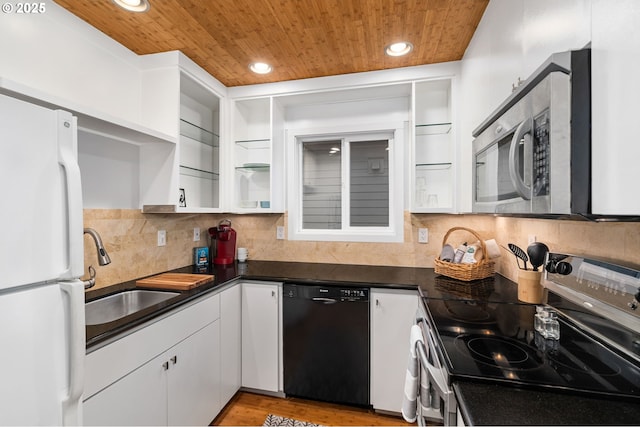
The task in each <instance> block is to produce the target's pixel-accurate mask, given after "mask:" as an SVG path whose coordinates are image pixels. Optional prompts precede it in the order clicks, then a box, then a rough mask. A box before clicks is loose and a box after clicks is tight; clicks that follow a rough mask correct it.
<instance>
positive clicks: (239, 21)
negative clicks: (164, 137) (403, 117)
mask: <svg viewBox="0 0 640 427" xmlns="http://www.w3.org/2000/svg"><path fill="white" fill-rule="evenodd" d="M55 1H56V3H58V4H59V5H60V6H62V7H64V8H66V9H67V10H69V11H70V12H71V13H73V14H75V15H76V16H78V17H80V18H81V19H83V20H85V21H86V22H88V23H89V24H91V25H92V26H94V27H95V28H97V29H99V30H100V31H102V32H103V33H105V34H107V35H108V36H110V37H111V38H113V39H114V40H116V41H118V42H119V43H121V44H122V45H124V46H126V47H127V48H129V49H130V50H132V51H133V52H135V53H137V54H140V55H144V54H150V53H159V52H166V51H171V50H180V51H182V52H183V53H184V54H185V55H187V56H188V57H189V58H191V59H192V60H193V61H194V62H195V63H197V64H198V65H199V66H201V67H202V68H203V69H205V70H206V71H207V72H208V73H209V74H211V75H212V76H213V77H215V78H216V79H218V80H219V81H220V82H222V83H223V84H224V85H225V86H227V87H232V86H243V85H250V84H259V83H270V82H278V81H286V80H296V79H304V78H311V77H322V76H331V75H338V74H349V73H356V72H363V71H374V70H384V69H391V68H399V67H407V66H415V65H424V64H433V63H440V62H447V61H456V60H459V59H461V58H462V56H463V54H464V52H465V50H466V48H467V45H468V44H469V41H470V40H471V37H472V35H473V33H474V31H475V29H476V27H477V25H478V22H479V21H480V18H481V17H482V14H483V13H484V10H485V8H486V6H487V4H488V3H489V0H220V1H215V2H213V1H202V0H149V2H150V4H151V7H150V9H149V10H148V11H147V12H145V13H131V12H127V11H125V10H123V9H121V8H119V7H118V6H116V5H115V4H114V3H113V1H108V0H103V1H95V0H55ZM401 40H403V41H409V42H411V43H412V44H413V46H414V50H413V52H411V53H410V54H408V55H407V56H402V57H391V56H387V55H385V53H384V49H385V46H387V45H389V44H390V43H394V42H397V41H401ZM255 61H263V62H268V63H269V64H271V65H272V66H273V68H274V69H273V71H272V72H271V73H269V74H265V75H258V74H254V73H253V72H251V71H250V70H249V64H250V63H251V62H255Z"/></svg>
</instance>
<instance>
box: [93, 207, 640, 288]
mask: <svg viewBox="0 0 640 427" xmlns="http://www.w3.org/2000/svg"><path fill="white" fill-rule="evenodd" d="M404 216H405V217H404V224H405V226H404V228H405V229H404V242H403V243H355V242H307V241H292V240H286V239H285V240H277V239H276V226H279V225H282V226H285V228H286V225H287V216H286V214H260V215H217V214H215V215H214V214H143V213H141V212H140V211H139V210H124V209H85V211H84V226H85V227H91V228H94V229H95V230H97V231H98V233H100V235H101V237H102V240H103V242H104V245H105V248H106V250H107V252H108V253H109V255H110V257H111V260H112V262H111V264H109V265H107V266H103V267H100V266H98V262H97V257H96V253H95V246H94V245H93V242H92V241H91V240H90V237H89V236H85V266H86V267H88V266H89V265H93V266H94V267H95V268H96V271H97V280H96V288H99V287H104V286H109V285H112V284H116V283H120V282H123V281H127V280H132V279H136V278H139V277H143V276H147V275H151V274H155V273H161V272H164V271H166V270H170V269H173V268H178V267H183V266H185V265H190V264H191V263H192V250H193V247H195V246H206V245H208V231H207V230H208V228H209V227H213V226H216V225H217V224H218V223H219V222H220V220H222V219H227V218H228V219H230V220H231V223H232V227H233V228H234V229H235V230H236V231H237V233H238V241H237V246H239V247H246V248H248V250H249V258H250V259H255V260H271V261H297V262H319V263H338V264H365V265H395V266H407V267H413V266H416V267H433V259H434V258H435V257H436V256H438V254H439V253H440V249H441V247H442V243H443V238H444V237H445V234H446V233H447V231H448V230H450V229H451V228H452V227H459V226H460V227H466V228H470V229H472V230H474V231H475V232H476V233H477V234H478V235H479V236H480V237H482V238H483V239H490V238H495V239H496V241H497V242H498V243H499V244H500V245H501V246H504V247H506V246H507V243H510V242H512V243H515V244H517V245H518V246H520V247H523V248H526V246H527V242H528V238H529V236H535V237H536V238H537V240H539V241H542V242H545V243H546V244H547V245H548V246H549V248H550V249H551V250H552V251H553V250H556V251H559V252H570V253H580V254H591V255H601V256H607V257H610V258H616V259H620V260H624V261H629V262H634V263H636V264H640V255H638V254H640V233H639V231H640V223H591V222H586V221H564V220H563V221H559V220H542V219H522V218H503V217H493V216H490V215H441V214H411V213H408V212H405V215H404ZM195 227H199V228H200V232H201V239H200V241H199V242H194V241H193V229H194V228H195ZM418 228H427V229H428V230H429V241H428V243H426V244H424V243H418ZM158 230H166V232H167V244H166V246H157V232H158ZM475 240H476V238H475V237H474V236H472V235H469V234H468V233H466V232H464V231H454V232H452V233H451V234H450V235H449V236H448V239H447V242H449V243H451V244H453V245H457V244H460V243H462V242H465V241H469V242H471V241H475ZM501 251H502V256H501V257H500V258H498V259H496V269H497V271H499V272H501V273H502V274H504V275H505V276H507V277H509V278H511V279H515V278H516V276H517V265H516V261H515V258H514V257H513V255H511V254H510V253H509V252H508V251H507V250H506V249H501Z"/></svg>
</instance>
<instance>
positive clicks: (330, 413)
mask: <svg viewBox="0 0 640 427" xmlns="http://www.w3.org/2000/svg"><path fill="white" fill-rule="evenodd" d="M268 414H273V415H279V416H282V417H288V418H295V419H297V420H300V421H307V422H311V423H315V424H321V425H325V426H336V425H340V426H409V425H412V424H409V423H407V422H405V421H404V420H403V419H402V418H401V417H400V416H398V417H394V416H390V415H381V414H377V413H375V412H374V411H373V410H369V409H364V408H355V407H351V406H344V405H337V404H333V403H325V402H314V401H310V400H304V399H298V398H289V397H287V398H279V397H271V396H264V395H261V394H254V393H248V392H243V391H241V392H238V393H237V394H236V395H235V396H234V397H233V399H231V401H230V402H229V403H228V404H227V406H225V408H224V409H223V410H222V412H220V414H219V415H218V416H217V417H216V419H215V420H213V422H212V423H211V425H216V426H261V425H262V423H263V422H264V420H265V418H266V417H267V415H268ZM413 425H415V424H413Z"/></svg>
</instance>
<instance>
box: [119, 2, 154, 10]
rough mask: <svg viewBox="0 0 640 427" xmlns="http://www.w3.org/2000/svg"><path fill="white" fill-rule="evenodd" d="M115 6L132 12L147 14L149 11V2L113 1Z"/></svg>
mask: <svg viewBox="0 0 640 427" xmlns="http://www.w3.org/2000/svg"><path fill="white" fill-rule="evenodd" d="M113 2H114V3H115V4H117V5H118V6H120V7H121V8H123V9H126V10H128V11H130V12H146V11H147V10H149V7H150V5H149V0H113Z"/></svg>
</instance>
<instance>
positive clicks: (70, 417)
mask: <svg viewBox="0 0 640 427" xmlns="http://www.w3.org/2000/svg"><path fill="white" fill-rule="evenodd" d="M60 288H61V289H62V291H63V292H64V293H65V294H67V297H68V299H69V312H68V316H69V340H68V343H67V344H68V346H69V348H68V352H69V389H68V392H67V395H66V396H65V397H64V399H63V400H62V408H63V411H62V417H63V420H62V421H63V423H62V424H63V425H65V426H66V425H81V424H82V419H81V415H80V414H81V410H80V402H81V398H82V392H83V391H84V357H85V349H86V338H85V319H84V286H83V284H82V282H81V281H80V280H74V281H69V282H60Z"/></svg>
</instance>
